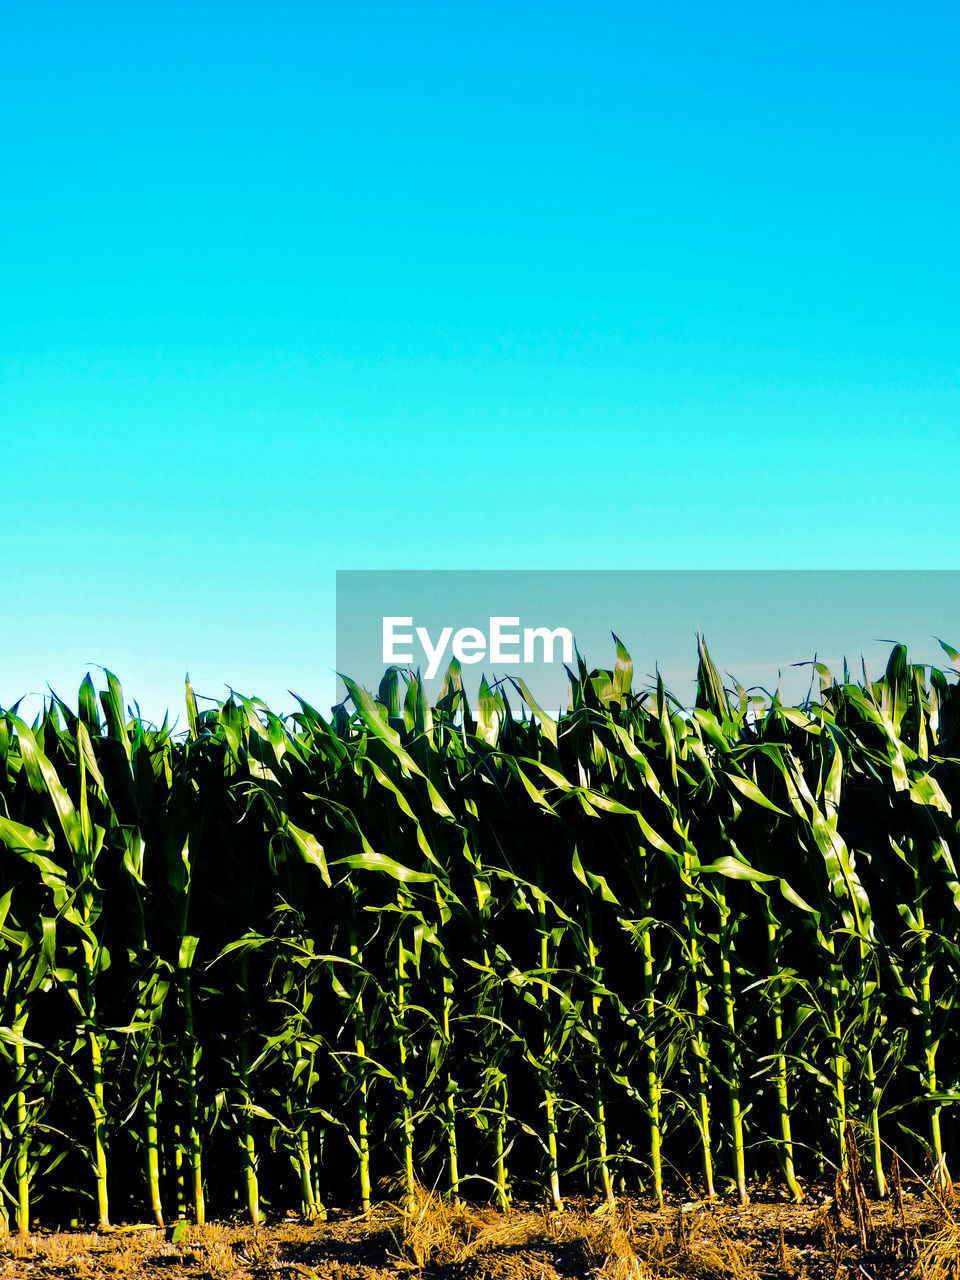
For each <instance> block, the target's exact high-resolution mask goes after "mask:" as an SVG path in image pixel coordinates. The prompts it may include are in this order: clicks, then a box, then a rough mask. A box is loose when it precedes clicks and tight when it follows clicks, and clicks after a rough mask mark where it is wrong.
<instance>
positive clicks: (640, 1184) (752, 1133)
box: [0, 640, 960, 1232]
mask: <svg viewBox="0 0 960 1280" xmlns="http://www.w3.org/2000/svg"><path fill="white" fill-rule="evenodd" d="M943 647H944V651H945V653H946V657H947V659H948V661H947V662H946V663H945V664H944V666H945V667H946V668H947V669H946V671H945V672H944V671H940V670H939V669H936V668H931V667H929V666H918V665H913V664H911V663H910V662H909V659H908V655H907V653H906V651H905V650H904V649H903V648H902V647H901V646H897V647H895V648H894V650H893V652H892V653H891V656H890V660H889V663H888V665H887V667H886V670H885V672H884V673H883V675H882V676H881V677H880V678H878V679H874V678H871V677H870V676H869V675H868V673H867V672H866V670H865V669H864V670H863V672H862V675H861V676H860V677H859V678H857V679H854V678H852V677H851V674H850V672H849V671H848V670H847V669H846V668H845V669H844V672H843V677H842V679H839V678H835V677H834V676H833V675H832V674H831V673H830V672H829V671H828V670H827V669H826V668H825V667H823V666H822V665H820V664H816V663H814V664H811V668H810V669H811V677H812V678H811V689H810V693H809V695H808V697H807V698H806V699H804V700H803V701H802V703H801V704H800V705H797V706H790V705H786V704H784V703H783V702H782V701H781V699H780V697H779V695H778V694H777V693H769V692H764V691H762V690H747V689H744V688H743V687H742V686H740V685H739V684H738V683H737V682H736V681H735V680H733V679H732V678H728V679H726V680H724V679H723V678H721V676H720V674H719V672H718V670H717V668H716V667H715V666H714V664H713V662H712V661H711V659H710V656H709V654H708V652H707V649H706V646H705V645H704V643H703V641H702V640H701V641H699V669H698V676H697V685H696V690H695V693H694V694H691V696H690V698H688V699H686V700H684V699H681V698H678V697H676V696H674V695H672V694H671V693H670V692H669V691H668V690H667V689H666V688H665V687H664V685H663V683H662V681H661V680H660V679H659V678H657V679H656V680H655V681H654V682H653V683H652V684H651V685H650V686H649V687H646V688H644V689H642V690H637V689H635V688H634V680H633V669H632V663H631V660H630V657H629V655H628V654H627V652H626V651H625V650H624V648H623V646H622V645H621V644H620V642H619V641H616V662H615V665H614V666H613V668H612V669H610V670H588V669H587V667H586V665H585V664H584V663H583V662H582V661H581V660H579V659H578V663H577V666H576V669H575V670H571V671H570V694H569V705H568V707H567V709H566V710H565V711H564V712H563V713H561V714H559V715H557V716H556V717H553V716H551V715H550V714H549V712H548V711H546V710H545V709H544V708H542V707H540V706H539V705H537V703H536V702H535V700H534V699H533V697H532V695H531V694H530V693H529V691H528V690H527V689H526V687H525V686H524V685H523V683H522V682H521V681H519V680H516V681H509V682H507V683H499V684H496V685H494V686H492V687H491V686H490V685H488V684H487V683H486V681H484V682H482V684H481V687H480V693H479V696H478V698H477V699H476V701H475V705H471V703H470V701H468V699H467V697H466V695H465V692H464V688H463V684H462V680H461V675H460V671H459V668H458V667H457V665H456V664H455V663H454V664H453V665H452V666H451V668H450V670H449V671H448V673H447V676H446V679H445V680H444V683H443V687H442V689H441V691H440V693H439V696H438V697H437V698H436V699H435V701H433V702H431V701H430V700H428V698H427V695H426V692H425V689H424V686H423V683H422V682H421V681H420V679H419V678H418V676H417V675H416V674H415V673H412V672H403V671H399V670H396V669H390V670H389V671H388V672H387V673H386V675H385V676H384V679H383V681H382V682H381V684H380V687H379V689H378V691H377V693H376V694H373V693H371V692H368V691H367V690H364V689H362V688H360V687H358V686H357V685H356V684H354V683H353V682H352V681H350V680H349V679H348V680H346V681H345V683H346V687H347V689H348V695H349V696H348V697H347V698H346V699H345V701H344V702H343V703H342V704H340V705H338V706H337V707H336V708H334V710H333V713H332V715H331V717H330V718H329V719H325V718H324V717H323V716H321V715H320V714H319V713H318V712H317V711H316V710H315V709H314V708H313V707H312V706H310V705H309V704H308V703H307V702H305V701H302V700H300V702H299V709H298V711H297V712H296V714H294V715H292V716H289V717H280V716H278V715H276V714H274V713H273V712H272V711H271V710H270V709H269V708H268V707H267V706H265V705H264V704H263V703H262V702H260V701H258V700H256V699H249V698H245V697H242V696H240V695H238V694H231V696H230V697H229V698H227V699H226V700H225V701H224V702H222V703H218V704H214V705H212V706H210V707H209V708H207V709H204V710H199V709H198V702H197V699H196V697H195V696H194V693H193V690H192V688H191V687H190V684H189V681H188V683H187V690H186V705H187V724H188V728H187V730H186V731H185V732H184V733H182V734H177V733H175V732H174V731H173V730H172V729H171V727H170V726H169V725H168V724H167V723H166V722H164V724H163V725H161V726H156V725H153V724H149V723H147V722H146V721H144V720H143V719H142V718H141V717H140V716H139V714H132V713H131V711H130V709H129V708H127V707H126V705H125V703H124V699H123V694H122V691H121V689H120V686H119V684H118V682H117V680H116V679H115V678H114V677H113V676H112V675H111V674H109V673H107V675H106V677H105V684H106V687H105V688H104V689H102V690H101V691H100V692H99V693H98V692H97V691H96V689H95V687H94V684H93V682H92V681H91V679H90V677H89V676H88V677H87V678H86V679H85V680H84V682H83V685H82V686H81V689H80V693H79V698H78V701H77V704H76V706H75V707H74V706H72V705H69V704H67V703H66V702H64V701H62V700H60V699H59V698H57V697H53V698H51V700H50V701H49V703H48V704H47V705H46V707H45V709H44V711H43V713H42V715H40V716H39V718H38V719H37V720H36V721H35V722H34V723H33V724H28V723H26V721H25V720H23V719H22V718H21V717H20V716H19V715H18V714H17V709H16V708H14V709H12V710H10V711H8V712H6V713H0V974H2V989H0V1080H2V1083H0V1189H2V1201H0V1214H2V1218H3V1223H4V1225H5V1226H6V1227H7V1228H8V1229H14V1228H15V1229H18V1230H19V1231H21V1232H27V1231H29V1230H30V1229H31V1225H32V1224H34V1223H35V1222H37V1221H42V1222H48V1223H59V1222H66V1221H71V1220H77V1221H79V1220H90V1219H92V1220H94V1221H95V1222H97V1223H99V1225H100V1226H101V1227H105V1226H107V1225H108V1224H109V1222H110V1218H111V1215H114V1216H118V1215H119V1216H124V1217H132V1216H139V1215H142V1214H150V1215H152V1216H153V1218H154V1219H155V1220H156V1222H157V1223H163V1222H164V1221H166V1220H170V1219H173V1218H182V1217H184V1216H190V1217H192V1218H194V1219H195V1220H196V1221H197V1222H198V1223H202V1222H203V1221H204V1219H205V1217H206V1216H207V1214H208V1212H209V1213H212V1214H216V1215H219V1216H223V1215H229V1214H235V1213H240V1212H242V1213H245V1214H247V1215H248V1216H249V1217H250V1219H252V1221H253V1222H254V1223H256V1222H258V1221H259V1220H260V1217H261V1215H262V1214H263V1213H264V1212H265V1211H270V1212H279V1211H281V1210H287V1209H290V1208H294V1209H296V1210H298V1211H299V1212H300V1213H302V1214H303V1215H304V1216H305V1217H307V1218H317V1217H321V1216H322V1215H323V1214H324V1212H325V1210H324V1205H325V1204H326V1203H329V1202H330V1201H331V1199H333V1200H338V1201H344V1200H347V1201H349V1200H351V1199H355V1200H356V1201H358V1202H359V1203H360V1205H361V1206H362V1207H363V1208H364V1209H366V1208H368V1207H369V1206H370V1203H371V1201H372V1199H373V1197H374V1195H375V1194H376V1192H377V1189H378V1188H380V1187H382V1186H383V1185H385V1183H390V1181H391V1180H392V1183H393V1185H399V1187H400V1188H401V1194H402V1195H404V1196H405V1197H406V1198H407V1200H408V1201H409V1202H410V1203H412V1202H413V1199H414V1197H415V1195H416V1188H417V1187H418V1186H420V1185H423V1186H428V1187H434V1188H439V1189H442V1190H443V1191H444V1192H445V1193H447V1194H448V1195H449V1197H450V1199H451V1200H452V1201H453V1203H454V1204H456V1203H457V1202H458V1201H459V1199H460V1197H461V1196H469V1197H470V1198H478V1197H479V1198H488V1197H489V1198H492V1199H493V1200H494V1201H495V1202H496V1203H497V1204H499V1205H500V1206H501V1207H504V1208H505V1207H506V1206H507V1205H508V1203H509V1202H510V1200H511V1197H514V1196H518V1195H520V1196H524V1197H529V1196H531V1195H544V1196H545V1197H546V1198H547V1199H548V1201H550V1202H552V1203H553V1205H554V1206H557V1207H559V1206H560V1205H561V1204H562V1199H563V1196H564V1195H565V1194H573V1193H577V1194H583V1193H585V1192H586V1193H596V1194H598V1195H600V1196H603V1197H606V1198H607V1199H612V1198H613V1196H614V1195H615V1194H616V1193H617V1192H618V1191H620V1190H628V1191H639V1192H641V1193H643V1194H645V1195H647V1196H649V1197H650V1198H651V1199H653V1200H657V1201H661V1202H662V1200H663V1198H664V1195H665V1194H666V1193H667V1192H669V1191H670V1190H671V1189H673V1188H677V1187H679V1186H681V1185H687V1184H689V1183H690V1182H693V1183H695V1184H697V1185H698V1186H699V1188H700V1191H701V1192H702V1193H703V1194H705V1195H707V1196H711V1195H714V1194H717V1193H720V1192H724V1191H730V1192H732V1193H733V1194H735V1195H736V1196H738V1197H739V1198H740V1200H741V1201H746V1200H747V1198H748V1195H749V1188H750V1186H751V1184H753V1183H754V1182H756V1181H757V1180H759V1179H769V1178H771V1177H772V1178H776V1179H777V1180H779V1181H780V1182H781V1183H782V1185H783V1186H784V1187H785V1188H786V1190H787V1191H788V1192H789V1194H790V1195H792V1196H793V1197H794V1198H795V1199H797V1200H799V1199H801V1198H802V1196H803V1194H804V1193H803V1184H804V1182H805V1181H806V1180H810V1179H815V1178H817V1177H829V1176H832V1172H833V1171H834V1170H835V1169H836V1167H838V1166H839V1165H840V1164H841V1163H842V1152H843V1142H844V1135H845V1134H846V1133H847V1132H848V1128H847V1126H848V1122H850V1121H855V1122H856V1123H858V1124H859V1125H860V1126H862V1130H863V1133H864V1135H865V1138H866V1141H865V1145H864V1146H863V1150H864V1152H865V1160H866V1163H867V1165H868V1167H869V1171H870V1174H871V1176H872V1181H873V1187H874V1190H875V1191H876V1192H878V1193H879V1194H883V1193H884V1192H885V1180H884V1172H883V1152H884V1148H885V1146H887V1145H889V1144H895V1145H896V1146H897V1149H898V1150H900V1151H901V1152H904V1153H905V1154H906V1155H908V1156H909V1157H910V1159H911V1160H912V1161H913V1162H914V1164H915V1166H916V1167H918V1168H920V1167H923V1166H924V1165H925V1166H926V1168H927V1169H928V1170H929V1171H931V1172H932V1173H933V1174H934V1175H935V1176H936V1178H937V1179H938V1180H940V1181H941V1182H942V1183H944V1184H945V1183H946V1182H947V1181H948V1180H949V1176H950V1167H951V1166H952V1165H953V1164H954V1163H955V1161H956V1158H957V1151H956V1144H957V1126H956V1111H957V1098H958V1097H960V1094H958V1073H960V1046H958V1039H957V1033H958V1013H957V1010H956V1004H957V992H958V990H960V986H958V979H960V876H958V874H957V869H956V859H957V848H958V842H960V835H958V826H957V813H958V806H960V683H958V680H957V676H956V671H957V670H960V654H958V653H957V652H956V651H955V650H953V649H951V648H950V647H949V646H946V645H944V646H943ZM691 703H692V705H691Z"/></svg>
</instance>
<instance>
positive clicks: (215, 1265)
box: [0, 1192, 960, 1280]
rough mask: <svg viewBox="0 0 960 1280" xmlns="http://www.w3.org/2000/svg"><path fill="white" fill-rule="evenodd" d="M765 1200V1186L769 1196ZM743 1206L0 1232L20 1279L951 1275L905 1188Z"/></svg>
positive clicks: (10, 1272) (954, 1249)
mask: <svg viewBox="0 0 960 1280" xmlns="http://www.w3.org/2000/svg"><path fill="white" fill-rule="evenodd" d="M771 1199H773V1197H771ZM811 1201H812V1202H811V1203H808V1204H803V1205H794V1204H791V1203H787V1202H784V1201H783V1200H774V1202H772V1203H754V1204H751V1205H750V1206H748V1207H746V1208H741V1207H740V1206H734V1205H731V1204H729V1203H723V1202H715V1203H711V1204H709V1205H707V1204H705V1203H703V1202H696V1201H688V1202H683V1203H675V1204H672V1205H669V1206H667V1207H666V1208H665V1209H663V1210H661V1211H657V1210H655V1209H652V1208H651V1207H649V1206H645V1205H644V1204H643V1203H641V1202H640V1201H637V1200H631V1199H621V1200H619V1201H617V1203H616V1205H615V1206H613V1207H610V1206H607V1205H600V1206H598V1205H597V1203H596V1202H588V1201H579V1202H573V1201H571V1202H570V1203H568V1205H567V1207H566V1208H565V1210H564V1211H563V1212H562V1213H555V1212H548V1211H546V1210H544V1209H542V1208H537V1207H534V1206H522V1207H518V1208H516V1209H514V1210H513V1211H511V1212H510V1213H509V1214H506V1215H502V1214H500V1213H498V1212H496V1211H495V1210H493V1209H491V1208H483V1207H471V1206H464V1207H463V1208H462V1209H459V1210H455V1209H452V1208H451V1207H450V1206H448V1205H446V1204H444V1203H443V1202H442V1201H440V1200H439V1199H438V1198H437V1197H435V1196H432V1195H430V1194H429V1193H426V1192H424V1193H423V1194H422V1196H421V1198H420V1200H419V1202H418V1204H417V1205H416V1206H414V1209H413V1212H412V1213H409V1214H405V1213H404V1212H403V1211H402V1210H401V1209H399V1208H397V1207H394V1206H391V1205H379V1206H377V1207H376V1208H375V1209H374V1210H373V1211H372V1212H371V1213H370V1214H369V1215H368V1216H367V1217H362V1216H353V1215H350V1214H348V1213H346V1212H337V1211H331V1212H330V1214H329V1220H328V1221H327V1222H325V1223H318V1224H304V1223H301V1222H296V1221H293V1220H284V1221H279V1222H269V1223H267V1224H265V1225H263V1226H261V1227H260V1228H259V1229H258V1230H256V1231H255V1230H254V1229H253V1228H252V1227H251V1226H249V1225H247V1226H243V1225H231V1224H228V1223H215V1224H211V1225H208V1226H206V1227H204V1228H197V1227H194V1226H192V1225H188V1224H179V1225H178V1226H177V1227H168V1228H167V1229H166V1230H165V1231H159V1230H157V1229H155V1228H151V1227H148V1226H143V1225H138V1224H131V1225H128V1226H126V1227H118V1228H117V1229H116V1230H115V1231H113V1232H111V1233H104V1234H83V1233H77V1232H71V1233H49V1234H43V1233H42V1234H38V1235H36V1236H30V1237H28V1238H24V1239H20V1238H16V1237H9V1238H7V1239H5V1240H0V1278H3V1280H7V1278H9V1280H14V1278H16V1280H19V1278H20V1277H31V1278H33V1280H67V1278H69V1280H100V1278H106V1277H109V1278H110V1280H118V1278H119V1277H131V1278H132V1280H161V1278H162V1280H187V1278H188V1277H189V1280H246V1278H248V1277H249V1278H251V1280H253V1278H256V1280H262V1278H265V1277H270V1278H272V1280H294V1278H295V1277H303V1278H304V1280H310V1278H317V1280H319V1278H321V1277H322V1278H323V1280H387V1278H388V1277H389V1278H390V1280H397V1278H398V1277H403V1280H418V1277H423V1280H522V1278H523V1277H528V1276H529V1277H533V1278H534V1280H587V1278H588V1277H594V1276H602V1277H610V1280H661V1278H662V1280H667V1278H668V1277H669V1278H670V1280H754V1278H755V1280H960V1226H958V1224H960V1211H958V1210H957V1209H956V1208H954V1207H953V1206H949V1205H938V1204H937V1203H935V1202H934V1200H932V1199H930V1198H929V1197H927V1196H925V1195H923V1194H922V1193H919V1192H918V1193H915V1194H913V1195H905V1196H904V1198H903V1202H902V1205H900V1206H898V1207H897V1208H894V1207H893V1206H892V1205H891V1204H890V1202H889V1201H886V1202H883V1203H879V1202H876V1201H873V1202H870V1203H869V1210H868V1213H867V1216H866V1219H864V1218H863V1216H862V1215H861V1221H860V1222H859V1224H858V1223H857V1222H855V1221H854V1220H853V1219H852V1218H848V1217H846V1216H845V1215H844V1214H842V1213H841V1212H840V1209H839V1207H838V1206H837V1205H836V1204H835V1202H834V1201H833V1199H832V1198H830V1197H828V1196H826V1195H822V1196H819V1197H814V1196H812V1197H811Z"/></svg>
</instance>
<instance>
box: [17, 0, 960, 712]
mask: <svg viewBox="0 0 960 1280" xmlns="http://www.w3.org/2000/svg"><path fill="white" fill-rule="evenodd" d="M958 32H960V11H958V9H957V7H956V6H955V5H949V4H947V3H921V4H919V5H914V6H911V7H909V8H904V7H903V6H900V5H893V4H886V3H880V4H876V3H874V4H869V5H868V4H866V3H845V4H841V5H836V4H829V5H828V4H826V3H817V2H815V3H804V4H799V3H793V2H788V3H786V4H783V5H779V6H770V5H766V4H760V3H753V4H745V3H730V4H725V5H722V6H719V5H716V4H709V3H706V2H705V0H697V2H694V0H681V2H680V3H678V4H674V5H670V6H662V5H652V4H647V3H622V2H616V3H614V2H611V0H606V2H605V0H600V2H599V3H594V4H591V5H590V6H587V5H582V4H571V3H565V2H563V0H560V2H556V3H551V4H546V3H542V2H540V0H530V2H525V3H520V4H516V3H511V4H509V5H508V4H506V3H500V2H494V3H489V4H484V5H478V6H460V5H449V4H440V3H423V2H421V0H411V2H410V3H408V4H403V5H400V4H397V3H385V2H381V3H373V2H371V0H355V2H353V3H350V4H343V3H339V4H332V3H317V2H316V0H312V2H309V3H308V2H307V0H300V2H291V0H273V2H272V3H271V4H270V5H267V4H263V3H251V2H250V0H232V2H231V3H229V4H228V3H226V0H222V2H219V3H211V0H192V2H191V3H190V4H187V3H185V2H184V0H165V3H163V4H159V3H156V2H155V0H148V2H147V3H143V4H137V5H130V4H129V3H120V0H109V2H107V0H88V2H87V3H84V4H83V5H77V4H73V3H67V0H31V2H30V3H25V2H24V0H16V2H15V3H11V4H9V5H8V6H7V7H6V10H5V16H4V23H3V40H2V51H0V60H2V74H0V110H2V118H3V119H4V121H5V123H6V128H5V131H4V132H5V136H4V145H3V150H2V158H0V166H2V173H3V190H4V192H5V195H4V199H3V201H0V260H2V277H0V280H2V286H0V297H2V309H0V361H2V371H0V372H2V383H0V481H2V491H0V492H2V508H0V509H2V513H3V537H2V541H0V595H2V599H3V601H4V603H5V606H6V609H5V614H6V626H5V629H4V641H3V660H2V663H0V706H7V705H10V704H11V703H12V702H14V701H15V700H16V699H17V698H19V697H20V696H21V695H24V694H30V693H37V694H42V692H43V691H44V689H45V688H46V686H47V685H48V684H50V685H53V687H54V688H56V689H57V691H58V693H61V694H62V695H63V696H65V697H66V698H67V699H68V700H72V699H74V698H75V696H76V688H77V685H78V684H79V681H80V679H81V678H82V676H83V674H84V672H85V671H86V670H87V669H88V666H90V665H91V664H102V665H105V666H109V667H110V668H111V669H113V670H114V671H116V672H117V674H118V675H119V676H120V677H121V679H122V680H123V683H124V688H125V692H126V693H127V696H128V699H131V700H132V699H134V698H136V699H137V700H138V701H139V702H140V705H141V707H142V708H143V709H144V711H145V712H146V713H147V714H149V715H152V716H154V717H157V718H159V716H161V715H162V712H163V708H164V707H165V706H170V707H171V710H172V711H173V712H174V713H175V714H176V713H180V712H181V711H182V705H183V702H182V681H183V675H184V672H185V671H186V670H187V669H189V670H190V673H191V676H192V677H193V680H194V683H195V684H196V685H197V687H198V689H200V690H201V691H202V692H204V693H208V694H211V695H221V696H222V695H223V693H224V690H225V687H226V686H227V685H232V686H234V687H236V688H238V689H240V690H242V691H243V692H245V693H252V694H259V695H261V696H263V697H265V698H266V699H267V700H268V701H269V702H271V703H272V704H274V705H277V706H278V707H279V708H280V709H287V708H288V707H289V705H290V699H289V697H288V695H287V693H286V690H288V689H290V688H293V689H295V690H297V691H298V692H301V693H303V695H304V696H305V697H307V698H309V699H310V700H311V701H315V702H316V704H317V705H318V706H320V707H324V706H325V705H329V697H330V696H332V692H333V668H334V664H335V661H336V655H335V625H334V580H335V571H336V570H337V569H352V568H365V569H400V568H403V569H413V568H445V569H458V568H462V569H467V568H470V569H475V568H505V567H510V566H513V567H521V568H527V569H537V568H544V569H556V568H596V569H599V568H615V569H635V568H642V569H658V568H674V569H676V568H703V569H744V568H770V569H792V568H805V569H835V568H848V569H857V568H862V569H879V568H889V569H921V568H923V569H933V568H939V569H952V568H956V567H958V560H957V552H956V511H957V500H956V494H957V493H958V491H960V378H958V365H957V352H958V349H960V346H958V337H960V333H958V330H960V313H958V309H957V306H956V298H957V296H958V284H960V280H958V274H960V272H958V266H960V247H958V238H957V235H956V210H957V208H958V206H960V200H958V194H960V192H958V187H960V177H958V175H960V167H958V163H957V161H958V154H957V153H958V143H957V139H958V136H960V132H958V128H957V126H958V104H957V95H956V66H957V63H958V55H960V40H958ZM880 623H882V619H879V620H878V624H880ZM880 634H883V633H882V632H880ZM893 638H896V637H893ZM945 638H946V639H948V640H950V641H951V643H953V644H955V645H957V646H958V647H960V637H957V636H954V637H949V636H948V637H945ZM588 656H590V657H591V658H593V660H595V661H596V662H597V663H598V664H602V663H605V662H607V661H608V660H609V657H608V655H607V654H606V653H603V654H598V655H596V656H595V658H594V656H593V655H588ZM718 657H719V659H720V660H721V661H722V659H723V655H722V654H721V655H718ZM659 660H660V661H661V663H662V665H663V666H665V667H666V666H667V665H668V663H669V660H670V655H660V656H659Z"/></svg>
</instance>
